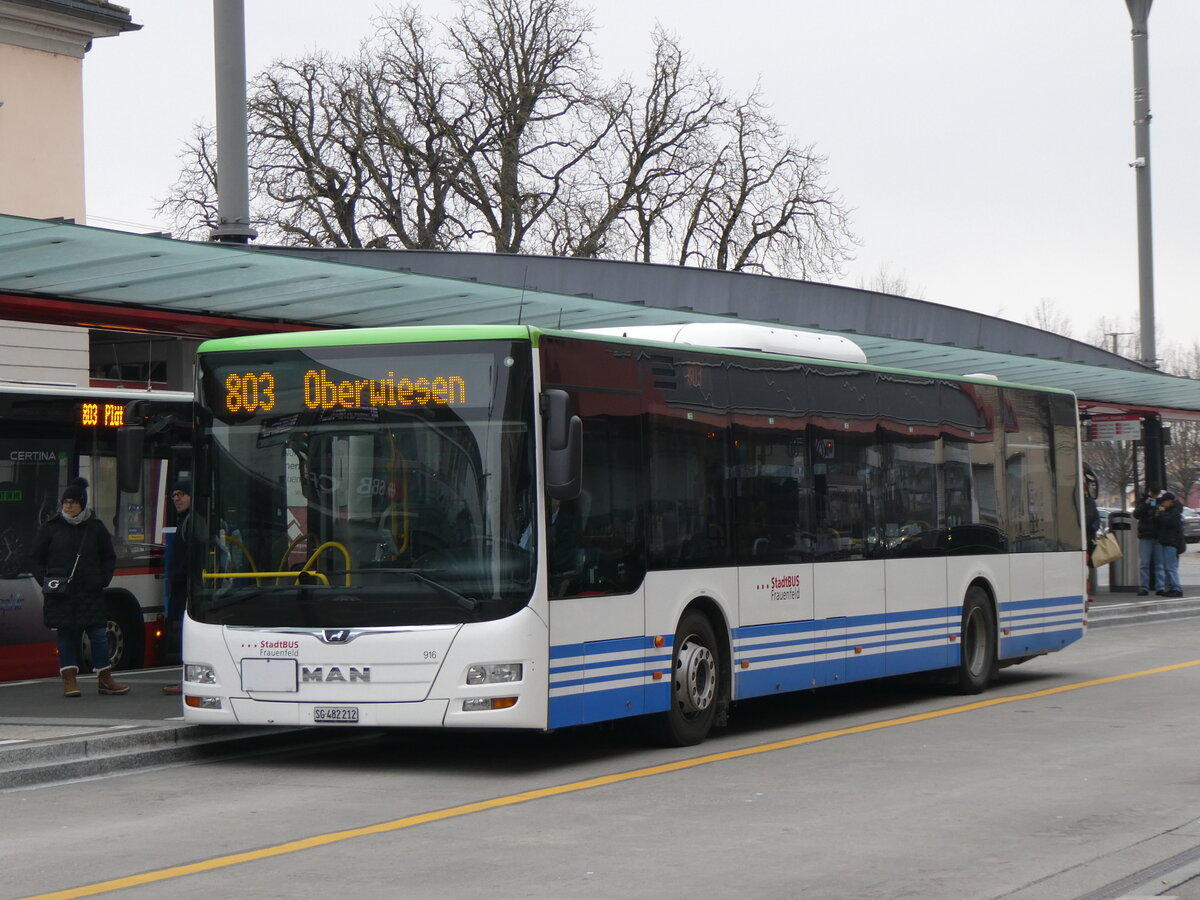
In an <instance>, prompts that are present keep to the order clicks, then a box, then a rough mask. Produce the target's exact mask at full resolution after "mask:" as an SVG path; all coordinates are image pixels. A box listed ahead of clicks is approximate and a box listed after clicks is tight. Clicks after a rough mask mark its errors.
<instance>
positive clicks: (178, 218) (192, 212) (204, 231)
mask: <svg viewBox="0 0 1200 900" xmlns="http://www.w3.org/2000/svg"><path fill="white" fill-rule="evenodd" d="M179 159H180V160H181V162H182V165H181V167H180V172H179V178H178V179H177V180H176V181H175V183H174V184H173V185H171V192H170V195H169V196H168V198H167V199H166V200H164V201H163V202H162V203H160V204H159V205H158V210H157V212H158V215H160V216H164V217H166V219H167V220H168V221H169V222H170V223H171V230H172V232H173V233H175V234H177V235H179V236H180V237H181V238H183V239H185V240H207V239H208V236H209V234H210V233H211V231H212V230H213V229H214V228H216V227H217V223H218V216H217V136H216V132H214V131H213V127H212V126H211V125H208V124H205V123H203V122H200V123H197V124H196V125H195V126H193V128H192V137H191V139H190V140H189V141H188V142H187V143H186V144H184V147H183V150H181V151H180V153H179Z"/></svg>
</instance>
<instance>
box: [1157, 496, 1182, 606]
mask: <svg viewBox="0 0 1200 900" xmlns="http://www.w3.org/2000/svg"><path fill="white" fill-rule="evenodd" d="M1154 526H1155V530H1156V533H1157V535H1158V544H1159V550H1160V552H1161V553H1162V571H1163V581H1162V588H1161V589H1160V590H1159V592H1158V593H1159V594H1161V595H1162V596H1164V597H1182V596H1183V586H1182V585H1180V583H1179V550H1180V548H1181V547H1183V546H1184V542H1183V510H1182V509H1181V508H1180V507H1179V504H1178V503H1176V502H1175V495H1174V494H1172V493H1171V492H1170V491H1167V492H1165V493H1164V494H1163V495H1162V496H1161V497H1159V498H1158V514H1157V515H1156V516H1155V517H1154Z"/></svg>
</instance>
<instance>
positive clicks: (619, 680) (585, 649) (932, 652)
mask: <svg viewBox="0 0 1200 900" xmlns="http://www.w3.org/2000/svg"><path fill="white" fill-rule="evenodd" d="M961 617H962V607H961V606H955V607H949V608H931V609H924V610H907V611H904V612H897V613H884V614H878V613H876V614H872V615H865V616H847V617H844V618H840V617H839V618H832V619H823V620H806V621H802V622H776V623H772V624H770V625H747V626H742V627H738V628H735V629H733V635H732V636H733V673H734V698H735V699H741V698H746V697H755V696H762V695H766V694H773V693H778V692H783V691H790V690H802V689H806V688H810V687H813V686H819V685H825V684H834V683H841V682H849V681H859V680H863V679H867V678H877V677H880V676H882V675H895V674H901V673H904V672H916V671H924V670H931V669H939V668H944V667H947V666H955V665H957V664H958V661H959V644H958V643H957V642H955V643H950V642H949V641H948V640H947V634H956V633H957V631H958V623H959V621H960V619H961ZM1000 617H1001V620H1002V624H1003V626H1004V628H1005V629H1007V630H1008V631H1009V634H1007V635H1003V636H1002V637H1001V640H1000V655H1001V657H1002V658H1007V657H1016V656H1027V655H1030V654H1036V653H1045V652H1047V651H1051V650H1058V649H1061V648H1062V647H1065V646H1066V645H1067V644H1070V643H1071V642H1073V641H1076V640H1078V639H1079V638H1081V637H1082V636H1083V596H1082V595H1067V596H1062V597H1046V598H1040V599H1031V600H1015V601H1011V602H1008V603H1004V604H1001V609H1000ZM901 623H903V624H902V627H897V625H900V624H901ZM653 641H654V638H653V637H650V636H642V637H631V638H621V639H616V640H610V641H595V642H588V643H572V644H559V645H556V646H553V647H551V648H550V716H549V727H551V728H557V727H563V726H566V725H575V724H581V723H583V722H598V721H605V720H608V719H615V718H622V717H624V716H630V715H638V714H640V713H643V712H660V711H663V710H665V709H667V707H668V705H669V703H670V666H671V646H670V644H671V638H670V636H668V637H667V644H666V646H664V647H660V648H656V647H654V645H653ZM743 662H744V663H745V664H746V665H747V668H742V664H743ZM618 668H624V669H626V671H616V669H618ZM656 673H657V674H658V676H659V677H658V678H655V674H656Z"/></svg>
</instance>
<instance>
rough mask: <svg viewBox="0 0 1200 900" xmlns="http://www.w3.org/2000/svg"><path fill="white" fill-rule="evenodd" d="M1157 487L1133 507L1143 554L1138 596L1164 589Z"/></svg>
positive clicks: (1139, 548) (1149, 490)
mask: <svg viewBox="0 0 1200 900" xmlns="http://www.w3.org/2000/svg"><path fill="white" fill-rule="evenodd" d="M1159 493H1160V492H1159V491H1158V489H1157V488H1149V489H1148V490H1147V491H1146V493H1145V494H1144V495H1143V496H1142V499H1141V500H1139V501H1138V502H1137V503H1136V504H1135V505H1134V507H1133V517H1134V518H1135V519H1137V523H1138V554H1139V555H1140V556H1141V577H1142V580H1141V584H1140V586H1139V587H1138V596H1139V597H1145V596H1146V595H1147V594H1149V593H1150V592H1151V591H1152V590H1154V589H1155V587H1157V588H1158V590H1159V591H1160V592H1161V591H1162V590H1163V587H1162V584H1163V578H1162V547H1161V546H1160V545H1159V543H1158V532H1157V531H1156V530H1155V527H1154V517H1155V515H1156V514H1157V513H1158V495H1159Z"/></svg>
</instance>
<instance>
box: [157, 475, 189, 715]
mask: <svg viewBox="0 0 1200 900" xmlns="http://www.w3.org/2000/svg"><path fill="white" fill-rule="evenodd" d="M171 502H172V503H174V504H175V514H176V516H178V518H177V519H176V520H175V540H174V541H172V542H171V555H170V556H168V557H167V574H168V575H169V577H170V579H171V580H170V585H171V596H170V602H169V603H168V604H167V622H166V625H167V655H168V657H169V658H171V659H174V658H175V657H176V656H182V652H183V648H182V646H181V643H182V635H183V612H184V609H185V608H186V607H187V598H188V543H189V540H190V538H191V529H192V483H191V482H190V481H189V480H187V479H186V478H184V479H181V480H179V481H177V482H176V483H175V487H173V488H172V489H171ZM162 690H163V693H164V694H182V693H183V685H182V684H180V683H178V682H176V683H175V684H168V685H167V686H166V687H164V688H163V689H162Z"/></svg>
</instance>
